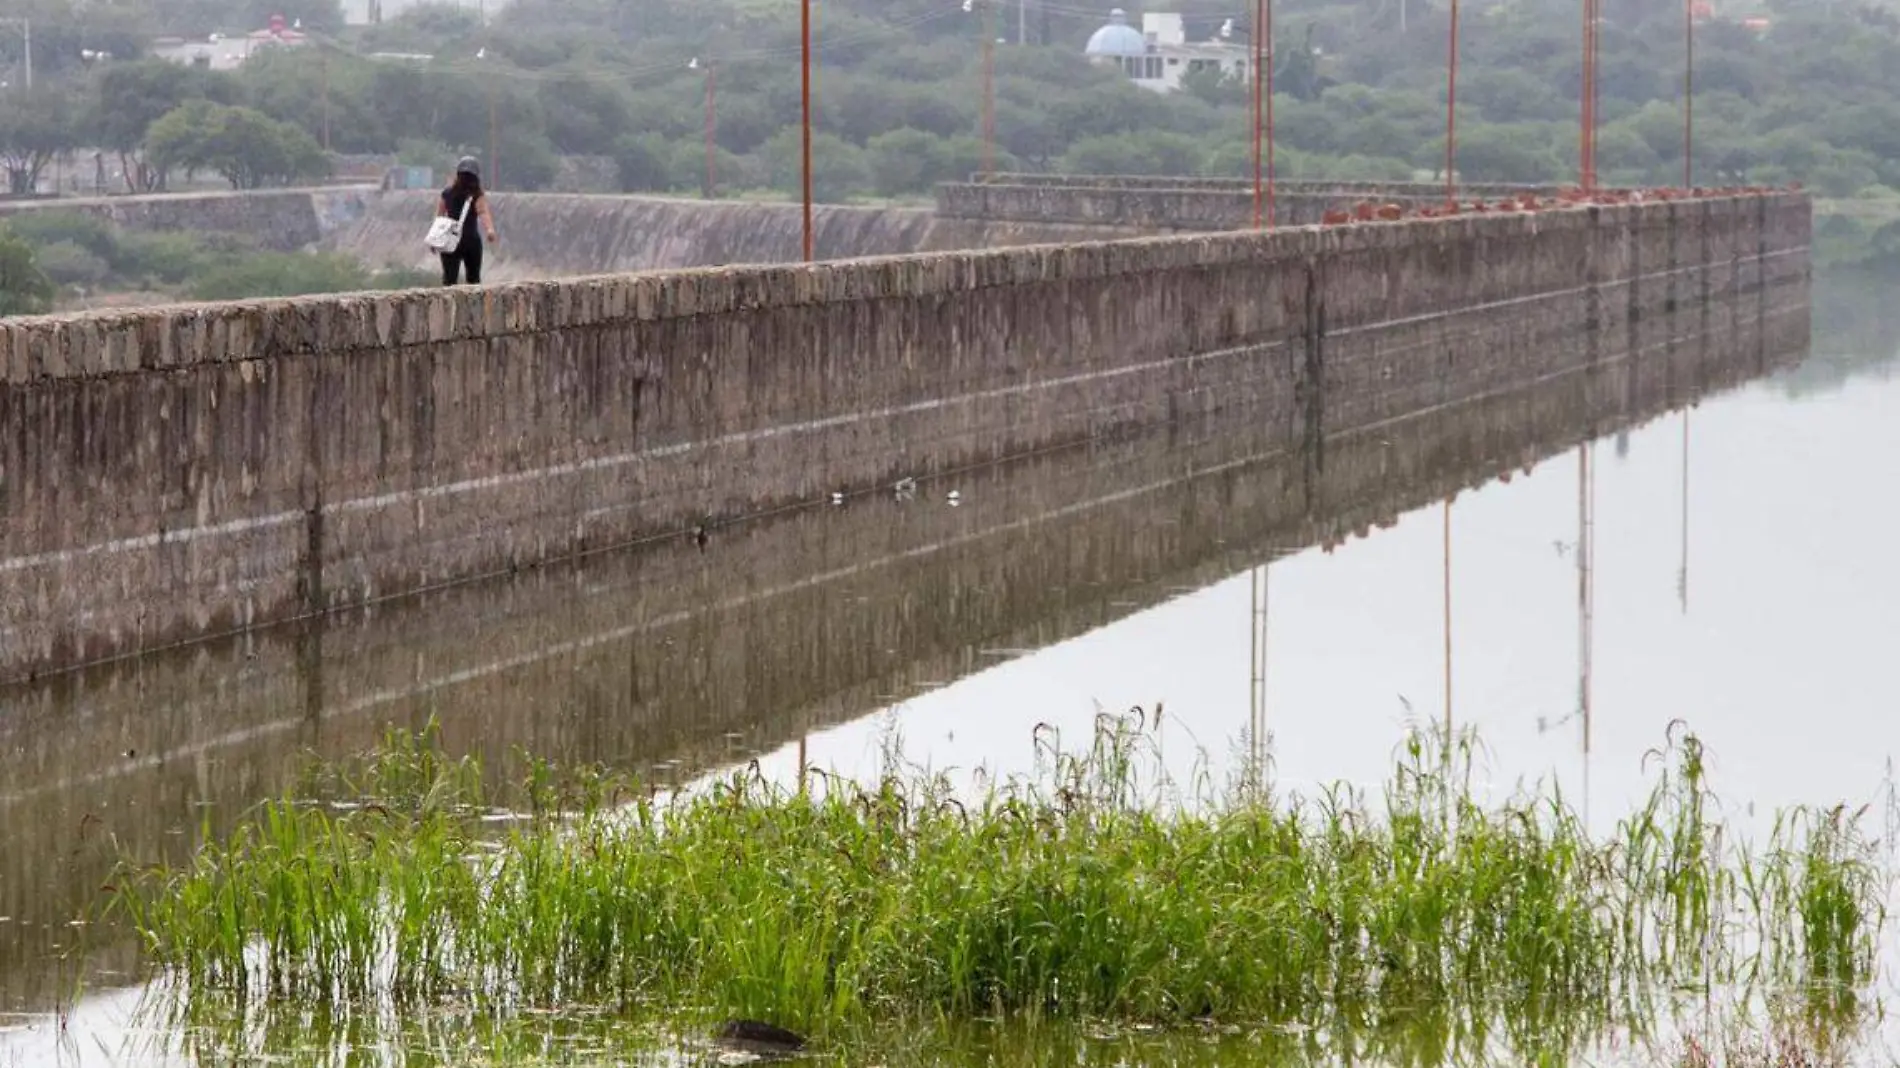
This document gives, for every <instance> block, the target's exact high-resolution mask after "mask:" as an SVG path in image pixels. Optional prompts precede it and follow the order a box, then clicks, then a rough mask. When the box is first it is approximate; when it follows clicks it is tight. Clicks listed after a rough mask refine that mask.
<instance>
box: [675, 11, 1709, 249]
mask: <svg viewBox="0 0 1900 1068" xmlns="http://www.w3.org/2000/svg"><path fill="white" fill-rule="evenodd" d="M812 2H813V0H800V2H799V28H800V38H799V41H800V43H799V48H800V55H801V73H800V116H801V121H800V126H801V140H802V144H803V160H802V170H803V175H802V186H803V203H804V255H805V258H806V259H807V260H810V259H812V258H813V235H814V228H813V214H812V121H811V120H812V94H811V70H812V59H813V55H812V17H811V16H812ZM976 2H981V3H982V5H983V86H984V88H983V163H982V166H983V171H984V173H985V174H989V173H992V171H993V169H994V167H995V158H996V148H995V144H996V106H995V97H994V93H995V89H994V81H995V64H996V34H995V31H994V29H993V28H992V26H991V24H990V23H991V15H992V13H993V9H994V7H995V4H994V0H976ZM1580 2H1581V4H1582V8H1583V64H1582V73H1581V79H1580V85H1579V93H1578V97H1579V103H1580V110H1581V115H1580V118H1579V124H1578V125H1579V134H1578V148H1577V156H1578V166H1577V169H1578V180H1579V181H1580V183H1581V184H1582V186H1583V188H1584V189H1586V190H1594V189H1595V188H1596V187H1597V167H1596V147H1597V146H1596V131H1597V123H1598V102H1599V100H1600V98H1601V92H1600V85H1599V79H1598V71H1599V64H1598V41H1599V35H1600V31H1601V28H1602V16H1601V11H1600V3H1601V0H1580ZM1458 31H1459V0H1451V9H1450V30H1449V34H1448V40H1447V42H1446V53H1447V55H1446V65H1445V66H1446V85H1445V199H1446V200H1447V201H1448V202H1449V201H1454V200H1456V199H1457V195H1458V122H1457V106H1458ZM1252 38H1253V40H1252V45H1253V68H1252V78H1251V81H1252V85H1253V93H1252V105H1253V108H1252V109H1253V124H1252V126H1253V201H1254V204H1253V222H1254V226H1255V227H1256V228H1259V227H1271V226H1273V225H1275V218H1274V214H1275V213H1274V185H1275V180H1274V158H1273V155H1274V137H1273V73H1274V70H1273V68H1274V67H1275V66H1276V65H1277V64H1278V57H1277V56H1276V55H1275V54H1274V53H1275V49H1274V47H1273V0H1254V32H1253V34H1252ZM711 92H712V89H711V72H710V70H709V71H708V76H707V120H706V121H707V128H708V130H709V131H710V130H711V129H712V123H713V117H712V102H711ZM1694 102H1695V0H1683V87H1682V184H1683V186H1684V188H1688V187H1690V186H1692V185H1693V184H1694V178H1695V166H1694V135H1695V118H1694V116H1695V103H1694ZM707 153H708V160H707V166H708V171H709V173H710V168H711V166H712V161H711V153H712V148H711V145H710V143H709V144H708V148H707Z"/></svg>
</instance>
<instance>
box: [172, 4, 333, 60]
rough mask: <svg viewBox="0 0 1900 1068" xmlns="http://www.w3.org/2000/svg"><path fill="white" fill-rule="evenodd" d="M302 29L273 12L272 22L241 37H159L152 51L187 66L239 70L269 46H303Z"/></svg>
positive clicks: (222, 35) (305, 39)
mask: <svg viewBox="0 0 1900 1068" xmlns="http://www.w3.org/2000/svg"><path fill="white" fill-rule="evenodd" d="M309 40H310V39H309V38H308V37H306V36H305V35H304V32H303V30H302V29H301V28H300V27H299V26H298V25H297V24H294V23H289V24H287V23H286V22H285V21H284V16H282V15H272V16H271V19H270V25H269V26H268V27H266V28H264V29H261V30H254V31H252V32H250V33H247V34H244V35H243V36H241V37H231V36H226V35H224V34H218V33H214V34H212V35H211V36H209V37H207V38H204V39H203V40H199V41H191V40H186V39H184V38H182V37H160V38H159V39H158V40H156V41H153V42H152V50H151V51H152V55H154V56H156V57H158V58H159V59H166V60H170V61H171V62H173V63H179V64H182V65H184V66H188V67H206V68H209V69H211V70H236V69H237V68H239V67H241V66H243V65H244V61H245V60H247V59H249V58H251V57H252V56H254V55H256V54H257V53H258V52H259V51H260V50H262V49H267V48H300V47H302V46H304V45H306V44H308V43H309Z"/></svg>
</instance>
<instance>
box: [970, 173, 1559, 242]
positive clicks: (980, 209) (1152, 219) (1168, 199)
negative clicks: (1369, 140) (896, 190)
mask: <svg viewBox="0 0 1900 1068" xmlns="http://www.w3.org/2000/svg"><path fill="white" fill-rule="evenodd" d="M1555 189H1556V187H1555V186H1524V185H1474V186H1461V187H1460V191H1461V193H1462V194H1463V195H1465V196H1470V197H1503V196H1509V195H1513V194H1519V193H1550V192H1553V191H1554V190H1555ZM1364 200H1372V201H1376V202H1378V203H1382V204H1400V205H1404V206H1408V207H1419V206H1426V205H1434V204H1442V203H1444V202H1445V187H1444V186H1443V185H1424V184H1419V183H1416V182H1276V183H1275V184H1274V196H1273V208H1274V212H1273V216H1274V220H1275V221H1276V222H1277V223H1278V224H1279V225H1281V226H1307V225H1311V224H1313V223H1317V222H1319V221H1320V219H1321V217H1322V216H1323V215H1324V214H1325V213H1326V212H1327V211H1329V210H1331V209H1334V208H1343V207H1348V206H1350V205H1352V204H1354V203H1357V202H1359V201H1364ZM937 213H938V214H939V215H943V216H945V217H949V218H958V219H971V220H979V219H983V220H992V221H998V222H1002V221H1008V222H1016V223H1025V224H1027V223H1044V224H1052V225H1054V224H1062V225H1092V226H1132V227H1137V228H1141V229H1144V230H1149V231H1153V232H1170V233H1181V232H1199V231H1214V230H1241V229H1246V228H1248V227H1250V226H1252V225H1253V183H1252V182H1242V181H1235V180H1233V179H1229V178H1140V177H1119V178H1118V177H1095V176H1086V175H1020V176H1019V175H1007V176H1005V175H993V176H991V177H990V178H989V179H988V180H982V181H970V182H961V183H958V182H952V183H946V184H943V185H939V186H938V187H937Z"/></svg>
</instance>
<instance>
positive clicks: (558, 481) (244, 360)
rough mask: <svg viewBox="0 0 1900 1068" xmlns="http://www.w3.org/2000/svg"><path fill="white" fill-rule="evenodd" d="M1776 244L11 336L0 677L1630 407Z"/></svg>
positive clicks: (1124, 245) (1089, 271)
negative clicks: (824, 518) (1120, 439)
mask: <svg viewBox="0 0 1900 1068" xmlns="http://www.w3.org/2000/svg"><path fill="white" fill-rule="evenodd" d="M1809 217H1810V216H1809V206H1808V202H1807V200H1806V199H1805V198H1804V197H1802V196H1799V195H1796V194H1776V195H1771V196H1762V197H1750V198H1728V199H1710V200H1702V201H1694V202H1674V203H1663V204H1649V205H1642V206H1633V207H1619V208H1589V209H1575V210H1566V211H1553V212H1547V213H1538V214H1523V215H1513V216H1486V217H1464V218H1457V219H1449V220H1427V221H1416V222H1405V223H1394V224H1381V225H1367V226H1357V227H1333V228H1327V229H1289V230H1280V231H1274V232H1268V233H1233V234H1219V235H1200V236H1192V237H1170V238H1149V239H1138V240H1125V241H1112V242H1099V243H1093V244H1073V245H1060V246H1034V247H1026V248H1013V249H1003V250H990V251H974V252H955V253H935V254H925V255H914V256H900V257H888V258H882V259H863V260H849V261H838V262H828V263H819V264H812V265H788V266H749V267H727V268H717V269H705V270H694V271H679V272H671V273H653V274H638V275H620V276H607V277H595V278H579V279H570V280H563V281H558V282H555V281H548V282H536V283H526V282H524V283H516V284H509V285H498V286H492V287H486V288H480V289H450V290H441V289H437V290H421V291H411V292H401V293H388V294H373V295H372V294H364V295H343V296H331V297H323V298H307V299H296V300H273V301H258V302H242V303H231V304H219V305H203V306H193V307H176V308H160V309H142V310H137V311H126V312H116V313H96V314H91V315H86V316H79V317H72V318H45V319H18V320H9V321H6V322H4V323H0V679H6V678H12V677H18V676H21V675H24V674H28V673H32V672H41V671H47V670H55V669H59V668H64V667H70V666H73V665H77V664H82V663H86V662H89V661H95V660H99V659H102V658H107V657H111V656H115V655H121V654H125V653H130V652H136V651H139V650H142V649H150V648H153V647H156V646H161V645H165V644H170V643H173V642H177V641H180V640H186V639H192V638H199V637H203V636H206V635H210V634H215V633H219V632H223V631H229V630H233V629H237V628H242V627H247V626H251V625H255V624H260V623H265V622H269V621H275V620H282V619H288V618H293V617H298V616H306V615H310V614H313V613H318V612H323V611H327V610H330V609H335V608H341V607H345V606H350V605H356V604H363V603H368V602H373V601H376V600H379V599H383V598H387V597H391V596H396V595H402V594H406V593H410V592H412V591H416V590H420V589H425V588H431V587H435V586H438V585H441V584H444V583H450V582H455V581H460V580H465V579H470V578H474V577H478V576H482V575H486V574H493V573H497V572H505V571H509V570H515V569H519V568H522V567H527V566H531V565H536V564H541V563H545V562H548V561H552V560H556V559H560V558H563V557H567V556H571V555H573V554H576V553H579V552H583V551H589V550H596V549H601V548H606V547H610V546H615V545H621V544H626V543H629V542H633V541H638V540H643V539H651V538H655V537H667V536H672V537H686V536H687V535H688V534H689V532H691V531H693V530H694V529H695V528H697V527H700V526H703V525H706V526H711V527H713V528H714V529H717V528H718V527H719V526H720V525H722V524H726V523H730V522H732V521H736V520H739V519H743V518H745V517H748V516H754V515H758V514H761V513H764V512H768V511H771V510H774V509H778V508H782V507H785V506H788V505H793V504H798V503H802V502H809V501H812V500H821V499H823V498H825V497H826V496H828V495H829V494H830V493H831V492H833V491H846V492H858V491H868V490H872V489H875V488H877V487H881V486H888V485H889V483H890V482H891V481H893V480H895V479H898V478H901V477H905V476H922V475H929V474H931V473H934V472H940V471H944V470H948V469H952V468H956V467H961V466H964V465H968V464H972V463H978V462H982V461H987V460H995V459H1001V458H1005V457H1009V456H1014V455H1018V454H1026V453H1030V452H1034V451H1037V450H1040V449H1046V448H1051V447H1055V446H1060V445H1064V444H1070V443H1076V442H1081V441H1086V440H1092V439H1096V438H1099V437H1101V436H1103V435H1108V434H1113V433H1117V432H1121V431H1126V430H1129V429H1132V428H1139V427H1143V426H1150V425H1158V424H1174V423H1178V422H1180V421H1181V420H1184V419H1188V418H1190V417H1194V416H1197V415H1206V414H1209V413H1213V412H1217V411H1219V410H1222V409H1224V408H1228V407H1234V406H1248V407H1250V408H1251V409H1253V410H1254V411H1256V412H1257V413H1258V417H1259V418H1260V419H1261V420H1262V425H1263V426H1264V427H1266V428H1267V429H1268V430H1269V431H1270V432H1271V433H1272V434H1274V435H1275V436H1276V437H1277V438H1278V440H1280V441H1283V442H1284V443H1285V445H1286V447H1287V448H1289V449H1294V450H1296V451H1298V453H1299V454H1300V455H1301V456H1302V457H1303V460H1302V462H1303V464H1305V465H1306V469H1307V470H1306V472H1305V474H1303V475H1302V476H1301V477H1303V478H1307V479H1309V480H1312V479H1320V478H1323V476H1324V474H1325V471H1326V464H1327V463H1328V459H1327V457H1328V454H1329V450H1330V449H1331V448H1332V444H1331V443H1333V442H1335V441H1337V440H1339V439H1341V437H1342V436H1343V435H1351V434H1353V433H1357V432H1360V431H1362V430H1364V429H1366V428H1368V427H1376V426H1379V425H1382V424H1385V423H1388V422H1390V421H1393V420H1398V419H1402V418H1405V417H1407V416H1410V415H1415V414H1417V413H1419V412H1421V411H1425V410H1429V409H1432V408H1434V407H1438V406H1442V405H1446V404H1452V403H1461V402H1466V401H1473V400H1478V399H1482V398H1485V397H1490V396H1494V395H1498V394H1500V393H1506V392H1509V391H1511V390H1514V389H1522V388H1526V387H1528V386H1530V385H1532V384H1534V383H1541V382H1548V381H1550V380H1551V379H1553V378H1555V377H1562V376H1565V375H1585V376H1586V378H1587V380H1588V381H1592V382H1597V383H1599V385H1598V386H1597V387H1596V388H1600V389H1608V390H1614V391H1616V396H1615V397H1612V398H1610V399H1611V400H1615V401H1618V402H1619V403H1621V404H1622V405H1623V406H1625V407H1628V408H1631V409H1634V408H1637V407H1640V406H1642V405H1645V404H1650V403H1653V401H1654V399H1655V397H1656V396H1659V395H1664V394H1667V393H1669V392H1670V391H1671V390H1676V389H1681V388H1686V387H1685V386H1684V384H1683V383H1681V382H1678V381H1677V380H1676V376H1677V373H1678V368H1679V362H1678V361H1677V360H1675V359H1673V358H1671V356H1672V354H1673V353H1674V351H1675V348H1676V347H1677V346H1678V345H1679V340H1678V338H1677V334H1676V333H1675V332H1674V331H1673V330H1672V325H1673V324H1679V323H1680V321H1681V318H1682V316H1683V314H1684V313H1685V312H1689V311H1690V310H1691V309H1694V310H1695V311H1694V313H1693V314H1692V315H1691V319H1692V321H1693V322H1694V324H1695V329H1696V330H1697V331H1698V332H1699V335H1698V336H1700V337H1702V338H1703V339H1704V343H1706V344H1710V345H1712V346H1713V347H1712V348H1711V349H1710V351H1712V352H1716V353H1724V354H1727V353H1738V354H1739V355H1733V356H1728V355H1725V356H1723V357H1722V358H1724V359H1734V360H1738V361H1744V362H1746V361H1753V362H1761V361H1763V360H1764V359H1765V357H1764V356H1763V355H1762V353H1763V351H1765V350H1763V349H1762V347H1761V345H1760V344H1759V343H1757V344H1755V345H1753V346H1752V347H1751V346H1750V345H1741V344H1736V343H1735V342H1736V340H1737V339H1738V338H1741V337H1742V336H1743V335H1744V333H1745V331H1746V330H1750V329H1754V328H1753V327H1751V326H1750V325H1749V324H1750V322H1751V317H1750V316H1748V315H1746V314H1744V313H1743V312H1741V311H1738V310H1737V309H1738V308H1745V307H1747V306H1748V304H1749V302H1750V301H1753V302H1754V306H1755V308H1756V309H1757V311H1759V309H1760V308H1761V307H1763V306H1765V305H1766V304H1767V303H1769V302H1772V301H1773V300H1774V299H1776V298H1775V296H1774V295H1775V294H1777V293H1779V292H1782V291H1783V289H1784V287H1788V286H1800V287H1803V288H1804V287H1805V281H1806V277H1807V270H1808V268H1807V245H1808V242H1809V230H1810V224H1809ZM1717 298H1720V299H1717ZM1756 333H1757V334H1758V335H1759V334H1760V331H1759V330H1756ZM1751 350H1752V351H1753V353H1754V354H1753V355H1752V356H1751V355H1750V352H1751ZM1612 367H1613V368H1616V369H1617V370H1616V373H1615V374H1614V375H1608V374H1602V373H1601V372H1603V371H1604V369H1606V368H1612ZM1589 376H1598V377H1589ZM1314 484H1315V485H1318V484H1320V483H1318V482H1315V483H1314Z"/></svg>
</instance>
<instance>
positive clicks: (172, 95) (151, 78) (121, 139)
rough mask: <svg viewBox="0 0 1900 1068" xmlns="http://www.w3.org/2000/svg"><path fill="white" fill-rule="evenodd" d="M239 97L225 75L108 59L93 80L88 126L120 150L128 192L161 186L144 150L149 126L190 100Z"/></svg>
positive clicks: (159, 173) (159, 174) (173, 65)
mask: <svg viewBox="0 0 1900 1068" xmlns="http://www.w3.org/2000/svg"><path fill="white" fill-rule="evenodd" d="M238 96H239V92H238V89H237V85H236V83H235V82H234V81H232V80H231V78H230V76H229V75H226V74H222V73H217V72H213V71H206V70H199V69H196V68H192V67H186V66H181V65H179V64H177V63H168V62H166V61H165V60H162V59H147V60H140V61H139V62H136V63H116V62H115V63H110V64H107V65H106V67H105V68H104V69H103V70H102V71H101V73H100V75H99V77H98V80H97V81H96V82H95V83H94V91H93V94H92V98H91V100H90V101H89V102H88V103H89V105H90V112H91V118H90V120H89V122H88V123H87V125H88V126H89V127H90V129H91V132H92V135H93V136H94V137H95V138H97V140H98V142H99V144H100V145H101V146H102V147H104V148H105V149H106V150H108V151H111V152H115V153H117V154H118V157H119V163H120V167H121V171H122V173H123V175H124V179H125V186H126V191H127V192H134V193H137V192H150V191H152V190H154V189H162V188H164V185H165V171H164V168H163V167H158V166H154V165H153V164H152V163H151V161H150V160H148V159H146V158H145V156H144V154H143V150H144V147H145V135H146V133H147V132H148V131H150V129H151V127H152V124H153V123H155V122H157V121H158V120H159V119H160V118H162V117H163V116H164V115H165V114H166V113H168V112H171V111H174V110H176V109H177V108H178V107H179V106H181V105H183V104H184V103H185V102H186V101H188V100H211V101H217V102H219V103H226V104H229V103H234V102H235V101H236V100H237V98H238Z"/></svg>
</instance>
